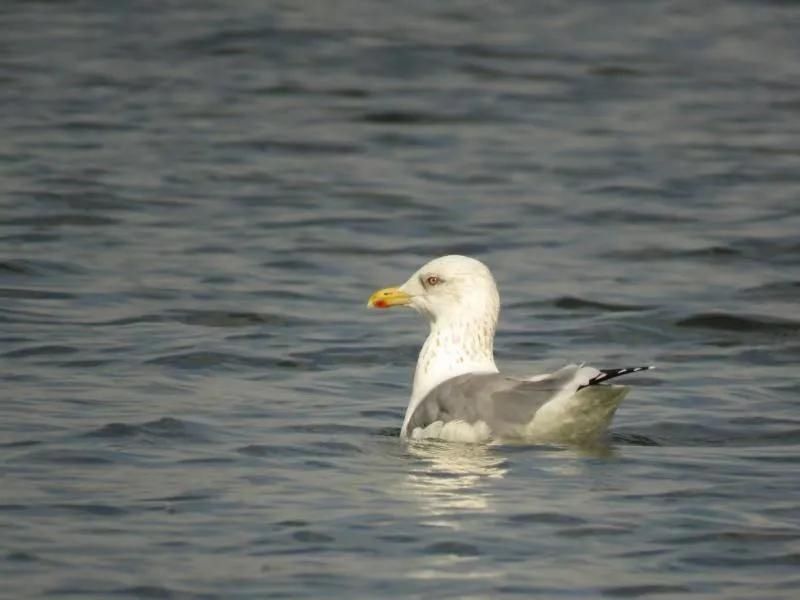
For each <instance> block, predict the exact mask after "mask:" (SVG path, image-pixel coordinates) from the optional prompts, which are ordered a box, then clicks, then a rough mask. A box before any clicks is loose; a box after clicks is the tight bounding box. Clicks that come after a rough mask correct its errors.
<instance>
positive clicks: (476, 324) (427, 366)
mask: <svg viewBox="0 0 800 600" xmlns="http://www.w3.org/2000/svg"><path fill="white" fill-rule="evenodd" d="M496 326H497V315H496V311H495V312H494V313H490V314H489V315H484V316H483V318H478V319H475V318H468V319H464V318H452V319H447V320H434V321H431V331H430V333H429V334H428V339H426V340H425V344H423V346H422V350H420V352H419V358H418V359H417V369H416V371H415V372H414V387H413V390H412V392H411V400H410V401H409V403H408V408H407V409H406V416H405V419H404V420H403V428H402V429H401V434H402V435H406V434H407V432H406V425H407V424H408V422H409V420H410V419H411V415H413V414H414V410H415V409H416V408H417V406H418V405H419V403H420V402H421V401H422V400H423V399H424V398H425V396H427V395H428V393H429V392H430V391H431V390H433V388H435V387H436V386H437V385H439V384H440V383H442V382H444V381H447V380H448V379H450V378H452V377H456V376H458V375H464V374H465V373H497V366H495V364H494V332H495V327H496Z"/></svg>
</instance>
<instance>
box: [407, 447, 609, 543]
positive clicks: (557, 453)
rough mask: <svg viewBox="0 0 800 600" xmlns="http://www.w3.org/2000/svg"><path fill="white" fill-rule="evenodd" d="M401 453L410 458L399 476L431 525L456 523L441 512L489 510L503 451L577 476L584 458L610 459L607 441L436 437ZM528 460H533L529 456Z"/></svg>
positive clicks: (505, 465) (505, 463)
mask: <svg viewBox="0 0 800 600" xmlns="http://www.w3.org/2000/svg"><path fill="white" fill-rule="evenodd" d="M406 451H407V454H408V455H409V456H410V457H412V458H413V459H416V464H414V465H412V466H411V469H410V471H409V473H408V475H407V476H406V478H405V480H404V481H403V484H402V485H403V488H404V491H405V492H406V493H408V492H411V494H412V495H413V496H414V497H415V499H416V500H417V501H418V502H419V503H420V504H421V505H422V509H423V511H424V512H425V513H426V514H428V515H430V516H431V517H435V519H434V520H431V521H428V523H429V524H431V525H438V526H445V527H450V528H453V529H458V528H459V525H458V520H457V519H455V520H447V519H446V518H445V517H447V516H448V515H449V516H456V515H457V514H459V513H465V512H494V510H495V509H494V507H493V497H494V494H495V493H496V491H497V487H498V486H497V481H498V480H501V479H503V477H504V476H505V475H506V473H508V471H509V469H510V463H509V459H508V455H507V454H508V451H513V452H515V453H520V452H521V453H525V454H527V453H528V452H530V453H531V454H532V455H533V454H534V453H535V455H536V460H537V463H538V468H539V469H541V470H543V471H546V472H549V473H551V474H555V475H560V476H571V477H574V476H579V475H580V474H581V472H582V470H583V468H584V466H585V464H584V459H586V458H604V459H613V458H614V457H615V456H616V452H615V449H614V447H613V446H611V445H610V444H608V443H595V444H592V445H587V446H581V447H576V446H571V447H564V446H528V445H505V446H500V445H485V444H453V443H448V442H441V441H437V440H426V441H416V442H409V443H408V445H407V446H406ZM530 460H534V457H533V456H531V457H530Z"/></svg>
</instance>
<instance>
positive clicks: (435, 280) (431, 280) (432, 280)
mask: <svg viewBox="0 0 800 600" xmlns="http://www.w3.org/2000/svg"><path fill="white" fill-rule="evenodd" d="M425 283H427V284H428V285H439V284H440V283H442V280H441V279H439V278H438V277H437V276H436V275H431V276H430V277H428V278H427V279H426V280H425Z"/></svg>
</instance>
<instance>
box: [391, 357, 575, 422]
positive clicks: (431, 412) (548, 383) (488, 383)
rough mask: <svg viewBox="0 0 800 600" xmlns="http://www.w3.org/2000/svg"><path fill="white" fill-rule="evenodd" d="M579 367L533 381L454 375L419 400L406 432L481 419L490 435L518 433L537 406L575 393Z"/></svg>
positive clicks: (503, 377)
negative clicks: (433, 425)
mask: <svg viewBox="0 0 800 600" xmlns="http://www.w3.org/2000/svg"><path fill="white" fill-rule="evenodd" d="M584 368H585V367H584ZM580 369H582V367H580V366H578V365H569V366H567V367H564V368H563V369H560V370H558V371H556V372H555V373H552V374H550V375H548V376H546V377H544V378H537V379H536V380H534V381H531V380H524V379H515V378H513V377H507V376H504V375H500V374H499V373H483V374H481V373H470V374H466V375H459V376H458V377H453V378H452V379H448V380H447V381H445V382H443V383H441V384H439V385H438V386H437V387H435V388H434V389H433V390H432V391H431V392H430V393H429V394H428V395H427V396H426V397H425V398H424V399H423V400H422V402H420V403H419V405H418V406H417V408H416V409H415V410H414V413H413V414H412V415H411V418H410V420H409V422H408V428H407V430H406V431H407V432H408V433H409V434H411V433H412V432H413V431H414V430H415V429H416V428H417V427H421V428H423V429H424V428H425V427H427V426H428V425H431V424H432V423H435V422H437V421H441V422H443V423H448V422H450V421H462V422H464V423H468V424H473V423H477V422H479V421H482V422H483V423H485V424H486V425H487V426H488V428H489V430H490V431H491V434H492V435H493V436H499V437H516V436H521V435H523V434H524V430H525V426H526V425H528V424H529V423H530V422H531V421H532V419H533V416H534V415H535V414H536V411H537V410H539V408H541V407H542V406H543V405H544V404H546V403H547V402H548V401H549V400H551V399H552V398H554V397H555V396H557V395H558V394H559V393H561V392H564V391H566V390H570V391H572V392H573V393H574V391H575V390H576V389H577V387H578V385H579V383H578V382H577V381H576V375H578V371H579V370H580ZM573 388H574V389H573Z"/></svg>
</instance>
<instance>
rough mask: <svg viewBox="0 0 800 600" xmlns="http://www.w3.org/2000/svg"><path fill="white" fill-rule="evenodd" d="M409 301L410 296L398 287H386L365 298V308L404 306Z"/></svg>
mask: <svg viewBox="0 0 800 600" xmlns="http://www.w3.org/2000/svg"><path fill="white" fill-rule="evenodd" d="M409 302H411V296H409V295H408V294H406V293H405V292H404V291H402V290H400V288H396V287H388V288H383V289H382V290H378V291H377V292H375V293H374V294H372V296H370V297H369V300H367V308H391V307H393V306H404V305H406V304H408V303H409Z"/></svg>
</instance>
